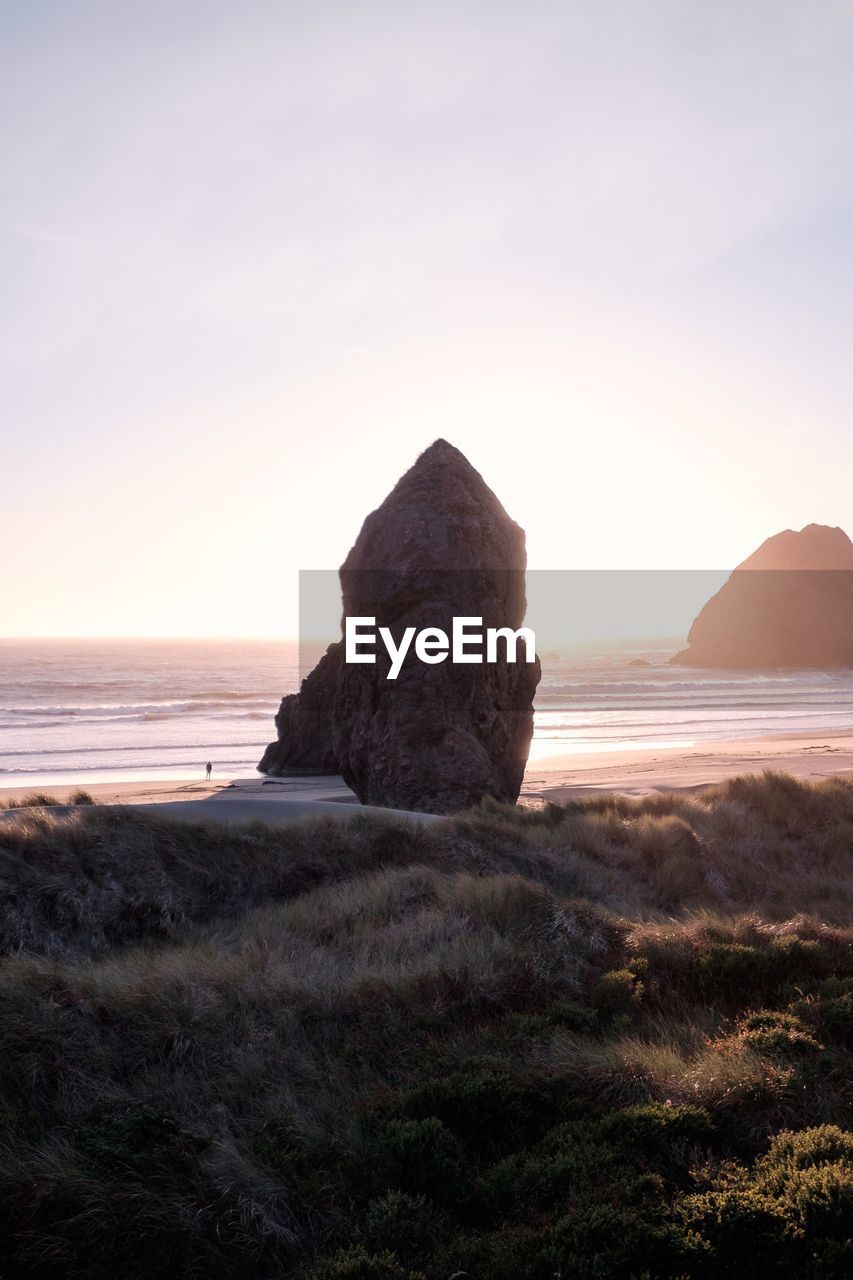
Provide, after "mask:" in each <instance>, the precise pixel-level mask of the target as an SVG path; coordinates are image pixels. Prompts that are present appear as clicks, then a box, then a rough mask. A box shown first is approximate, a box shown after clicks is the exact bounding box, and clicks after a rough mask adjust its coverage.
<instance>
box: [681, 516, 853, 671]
mask: <svg viewBox="0 0 853 1280" xmlns="http://www.w3.org/2000/svg"><path fill="white" fill-rule="evenodd" d="M687 646H688V647H687V648H686V649H683V650H682V651H681V653H678V654H676V656H675V657H674V658H672V659H671V661H672V663H673V664H675V665H678V666H689V667H731V668H737V667H745V668H752V669H760V668H772V667H815V668H820V669H830V668H833V667H851V666H853V542H851V541H850V539H849V538H848V536H847V534H846V533H845V532H844V530H843V529H833V528H830V527H829V526H827V525H820V524H810V525H806V527H805V528H804V529H801V530H800V531H799V532H798V533H797V532H795V531H794V530H793V529H786V530H785V531H784V532H783V533H777V534H776V536H775V537H773V538H768V539H767V541H766V542H764V543H762V544H761V546H760V547H759V548H758V550H757V551H755V552H754V553H753V554H752V555H751V556H749V557H748V559H746V560H744V561H743V563H742V564H740V565H738V567H737V568H736V569H735V570H734V572H733V573H732V574H731V576H730V577H729V579H728V581H727V582H726V583H725V585H724V586H723V587H722V588H721V589H720V590H719V591H718V592H717V594H716V595H715V596H713V597H712V598H711V599H710V600H709V601H708V603H707V604H706V605H705V606H704V608H703V609H702V610H701V612H700V613H699V614H698V616H697V617H696V619H695V621H694V623H693V625H692V627H691V628H690V634H689V635H688V637H687Z"/></svg>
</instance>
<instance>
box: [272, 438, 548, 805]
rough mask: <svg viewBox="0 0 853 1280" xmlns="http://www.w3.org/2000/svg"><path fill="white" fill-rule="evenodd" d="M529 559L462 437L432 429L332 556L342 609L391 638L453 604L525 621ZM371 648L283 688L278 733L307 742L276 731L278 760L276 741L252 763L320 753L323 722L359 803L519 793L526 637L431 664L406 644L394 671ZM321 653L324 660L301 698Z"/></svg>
mask: <svg viewBox="0 0 853 1280" xmlns="http://www.w3.org/2000/svg"><path fill="white" fill-rule="evenodd" d="M525 567H526V553H525V546H524V533H523V531H522V530H521V529H520V528H519V526H518V525H517V524H515V522H514V521H513V520H511V519H510V517H509V516H508V515H507V513H506V512H505V511H504V509H503V507H502V506H501V504H500V503H499V502H498V500H497V498H496V497H495V495H494V494H493V493H492V491H491V490H490V489H489V487H488V486H487V485H486V483H485V481H484V480H483V478H482V476H480V474H479V473H478V472H477V471H475V470H474V468H473V467H472V466H471V464H470V463H469V462H468V461H467V459H466V458H465V457H464V456H463V455H462V454H461V453H460V452H459V450H458V449H455V448H453V446H452V445H449V444H448V443H447V442H446V441H444V440H438V441H436V443H435V444H433V445H432V446H431V447H430V448H429V449H427V450H426V451H425V452H424V453H423V454H421V456H420V457H419V458H418V460H417V461H416V463H415V465H414V466H413V467H412V468H411V470H409V471H407V472H406V474H405V475H404V476H403V477H402V479H401V480H400V481H398V483H397V485H396V486H395V487H394V489H393V490H392V492H391V493H390V494H389V495H388V497H387V498H386V499H385V501H384V502H383V503H382V505H381V506H380V507H379V508H378V509H377V510H376V511H374V512H372V513H371V515H369V516H368V517H367V519H366V520H365V522H364V525H363V526H362V529H361V532H360V534H359V536H358V538H357V540H356V542H355V545H354V546H353V548H352V550H351V551H350V553H349V555H348V556H347V558H346V560H345V561H344V564H343V565H342V567H341V570H340V578H341V588H342V594H343V613H344V616H345V617H372V618H375V619H376V627H377V628H379V627H388V628H389V629H390V631H391V633H392V635H393V636H394V639H395V641H396V642H397V643H399V641H400V637H401V635H402V633H403V631H404V630H405V628H407V627H415V628H416V629H417V630H418V631H419V630H421V629H422V628H424V627H438V628H441V629H442V630H444V631H446V632H447V633H448V635H449V634H450V633H451V631H452V620H453V618H454V617H477V618H481V619H482V628H483V629H484V630H485V629H486V628H488V627H511V628H512V629H513V630H515V629H517V628H518V627H520V626H521V625H522V623H523V621H524V612H525V607H526V601H525V590H524V570H525ZM477 629H478V630H479V628H477ZM337 648H338V647H337V646H333V650H334V649H337ZM375 652H376V663H375V664H372V665H368V664H346V663H343V662H341V661H340V658H341V654H340V652H338V654H337V656H336V657H330V655H331V654H332V650H330V652H329V653H327V655H326V657H325V658H324V659H323V662H322V663H321V664H320V666H318V668H317V669H316V670H315V671H314V672H313V673H312V675H311V676H309V678H308V680H306V681H305V683H304V685H303V689H302V692H301V693H300V694H299V695H298V697H297V699H296V706H295V707H291V705H290V702H289V700H288V699H285V701H284V703H282V710H281V711H280V712H279V717H277V725H278V727H279V734H280V736H281V734H282V733H283V732H284V731H287V730H288V729H290V728H294V729H295V730H297V732H301V731H302V730H303V729H304V730H305V731H306V740H305V755H304V756H303V755H301V754H300V752H299V751H297V750H296V749H295V748H294V749H291V748H290V747H288V746H286V744H282V746H283V749H284V752H285V755H286V759H287V765H286V769H285V768H282V767H281V766H280V764H279V761H280V760H282V759H284V758H285V756H284V755H281V754H280V753H279V750H278V744H275V743H273V744H272V745H271V747H270V748H268V750H267V753H266V755H265V756H264V759H263V760H262V761H261V765H260V766H259V767H261V768H265V769H266V771H268V772H280V771H287V772H291V771H292V770H293V768H294V767H295V766H296V767H303V766H302V760H303V759H305V758H308V757H310V758H311V759H314V758H315V757H317V756H322V757H324V758H328V757H327V748H328V740H329V736H330V737H331V744H332V750H333V754H334V758H335V760H336V762H337V765H338V767H339V769H340V772H341V773H342V774H343V777H344V779H345V781H346V782H347V783H348V784H349V786H351V787H352V789H353V790H354V791H355V793H356V795H357V796H358V798H359V799H360V800H361V801H362V802H363V803H365V804H375V805H384V806H389V807H393V808H401V809H416V810H424V811H428V812H433V813H451V812H454V811H457V810H459V809H463V808H465V807H467V806H468V805H471V804H474V803H476V802H477V801H478V800H480V799H482V798H483V797H484V796H494V797H496V798H497V799H500V800H506V801H511V802H512V801H515V800H516V799H517V798H518V793H519V789H520V787H521V781H522V777H523V775H524V767H525V763H526V761H527V753H528V750H529V747H530V739H531V736H532V732H533V695H534V693H535V690H536V685H537V684H538V682H539V676H540V667H539V660H538V658H537V659H536V660H535V661H534V662H531V663H527V662H526V661H524V658H525V651H524V646H523V645H520V646H519V652H518V660H517V661H516V662H508V661H507V660H506V657H505V649H504V646H503V643H502V642H501V644H500V646H499V661H498V662H495V663H482V664H479V663H478V664H470V665H469V664H464V665H463V664H456V663H452V662H451V661H450V660H449V658H448V659H446V660H445V661H444V662H441V663H437V664H435V665H427V664H425V663H423V662H421V661H419V660H418V659H417V658H416V657H415V656H414V654H413V653H410V654H409V656H408V658H407V659H406V661H405V662H404V664H403V667H402V669H401V671H400V673H399V675H398V677H397V679H396V680H388V679H387V678H386V677H387V674H388V671H389V668H390V659H389V658H388V656H387V653H386V652H385V649H384V646H382V645H381V644H377V646H376V649H375ZM335 662H337V663H338V669H337V672H336V673H335V674H334V675H333V666H334V663H335ZM323 663H326V664H327V670H326V671H324V672H323V673H321V678H318V680H317V682H316V686H317V687H316V689H315V688H314V686H312V688H311V691H310V694H311V696H310V699H308V698H305V695H306V693H307V692H308V686H309V683H310V682H311V681H312V679H313V678H314V677H315V676H318V673H320V667H321V666H322V665H323ZM332 681H333V682H334V697H333V698H332V699H331V703H332V706H331V716H330V717H329V718H326V713H327V708H328V705H329V701H330V698H329V685H330V684H331V683H332ZM303 698H305V700H306V703H307V704H308V705H307V706H306V707H305V708H304V709H303V708H302V707H301V705H300V700H302V699H303ZM321 708H322V710H321ZM279 720H280V721H281V723H279ZM309 729H310V732H308V731H309ZM312 733H316V736H313V737H312Z"/></svg>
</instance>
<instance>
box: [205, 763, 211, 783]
mask: <svg viewBox="0 0 853 1280" xmlns="http://www.w3.org/2000/svg"><path fill="white" fill-rule="evenodd" d="M204 767H205V769H206V770H207V780H208V782H210V775H211V773H212V772H213V765H212V764H211V763H210V761H209V760H208V762H207V764H206V765H205V766H204Z"/></svg>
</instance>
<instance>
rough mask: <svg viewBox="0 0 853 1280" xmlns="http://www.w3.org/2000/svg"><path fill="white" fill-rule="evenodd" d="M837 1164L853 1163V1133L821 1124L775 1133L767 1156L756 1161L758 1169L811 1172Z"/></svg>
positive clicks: (832, 1125)
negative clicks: (808, 1170) (811, 1169)
mask: <svg viewBox="0 0 853 1280" xmlns="http://www.w3.org/2000/svg"><path fill="white" fill-rule="evenodd" d="M839 1160H841V1161H849V1162H850V1163H853V1133H849V1132H848V1131H847V1130H846V1129H840V1128H839V1127H838V1126H837V1125H834V1124H822V1125H816V1126H815V1127H814V1128H811V1129H800V1130H799V1131H796V1132H795V1131H793V1130H791V1129H785V1130H783V1131H782V1133H777V1134H776V1136H775V1138H773V1139H772V1141H771V1143H770V1147H769V1149H768V1151H767V1153H766V1155H764V1156H762V1157H761V1158H760V1159H759V1161H758V1168H759V1170H762V1171H767V1170H770V1169H778V1168H780V1167H782V1168H793V1169H810V1168H814V1167H816V1166H819V1165H824V1164H833V1163H835V1162H836V1161H839Z"/></svg>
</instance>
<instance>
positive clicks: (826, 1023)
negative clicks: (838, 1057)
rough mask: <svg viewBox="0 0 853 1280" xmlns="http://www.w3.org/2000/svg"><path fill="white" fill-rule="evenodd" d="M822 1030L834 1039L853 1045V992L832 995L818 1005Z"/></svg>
mask: <svg viewBox="0 0 853 1280" xmlns="http://www.w3.org/2000/svg"><path fill="white" fill-rule="evenodd" d="M818 1017H819V1019H820V1026H821V1030H822V1031H823V1032H824V1033H825V1034H826V1035H827V1036H829V1037H830V1039H832V1040H838V1041H840V1043H841V1044H844V1045H851V1046H853V992H847V993H845V994H844V995H840V996H830V998H829V999H827V1000H821V1002H820V1004H819V1005H818Z"/></svg>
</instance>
